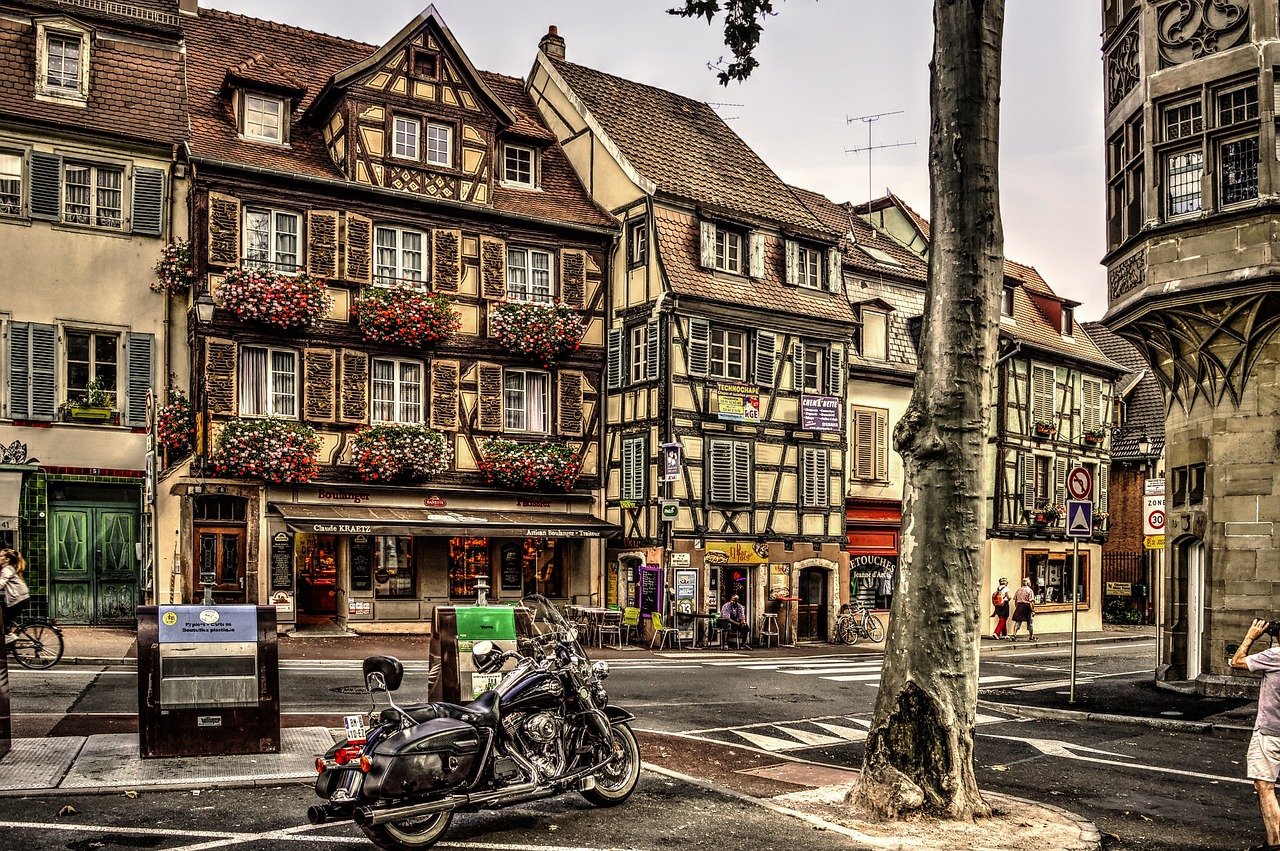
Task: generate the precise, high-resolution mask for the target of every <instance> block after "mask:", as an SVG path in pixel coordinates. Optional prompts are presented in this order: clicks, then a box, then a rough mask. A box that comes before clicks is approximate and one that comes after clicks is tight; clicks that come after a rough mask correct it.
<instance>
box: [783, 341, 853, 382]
mask: <svg viewBox="0 0 1280 851" xmlns="http://www.w3.org/2000/svg"><path fill="white" fill-rule="evenodd" d="M844 354H845V352H844V346H842V345H839V344H832V345H830V346H819V345H815V344H813V343H806V342H804V341H803V340H795V341H793V342H792V344H791V385H792V389H794V390H799V391H800V392H801V393H817V394H825V395H828V396H843V395H844V388H845V385H846V384H847V383H848V374H847V372H846V370H845V365H844Z"/></svg>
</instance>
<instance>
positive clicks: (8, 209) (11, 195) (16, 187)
mask: <svg viewBox="0 0 1280 851" xmlns="http://www.w3.org/2000/svg"><path fill="white" fill-rule="evenodd" d="M0 214H3V215H6V216H19V215H22V155H21V154H17V153H13V152H10V151H0Z"/></svg>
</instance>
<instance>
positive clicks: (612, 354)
mask: <svg viewBox="0 0 1280 851" xmlns="http://www.w3.org/2000/svg"><path fill="white" fill-rule="evenodd" d="M605 381H606V383H607V385H608V388H609V389H610V390H617V389H618V388H619V387H621V386H622V329H621V328H610V329H609V334H608V361H607V364H606V368H605Z"/></svg>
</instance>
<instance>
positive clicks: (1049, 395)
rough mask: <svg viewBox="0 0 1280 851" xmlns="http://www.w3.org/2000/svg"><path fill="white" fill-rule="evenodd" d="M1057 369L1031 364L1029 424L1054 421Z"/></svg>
mask: <svg viewBox="0 0 1280 851" xmlns="http://www.w3.org/2000/svg"><path fill="white" fill-rule="evenodd" d="M1056 385H1057V370H1055V369H1054V368H1053V367H1051V366H1039V365H1036V364H1032V366H1031V424H1032V426H1033V427H1034V425H1035V424H1036V423H1054V422H1055V419H1056V416H1057V406H1056V404H1055V399H1054V397H1055V395H1056V394H1055V392H1054V390H1055V388H1056Z"/></svg>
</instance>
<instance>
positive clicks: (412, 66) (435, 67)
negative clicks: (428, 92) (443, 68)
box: [409, 50, 440, 80]
mask: <svg viewBox="0 0 1280 851" xmlns="http://www.w3.org/2000/svg"><path fill="white" fill-rule="evenodd" d="M409 73H410V74H412V75H413V76H414V77H415V78H417V79H419V80H436V79H439V77H440V57H439V55H438V54H435V53H431V52H428V51H426V50H414V51H413V52H412V54H411V55H410V57H409Z"/></svg>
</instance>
